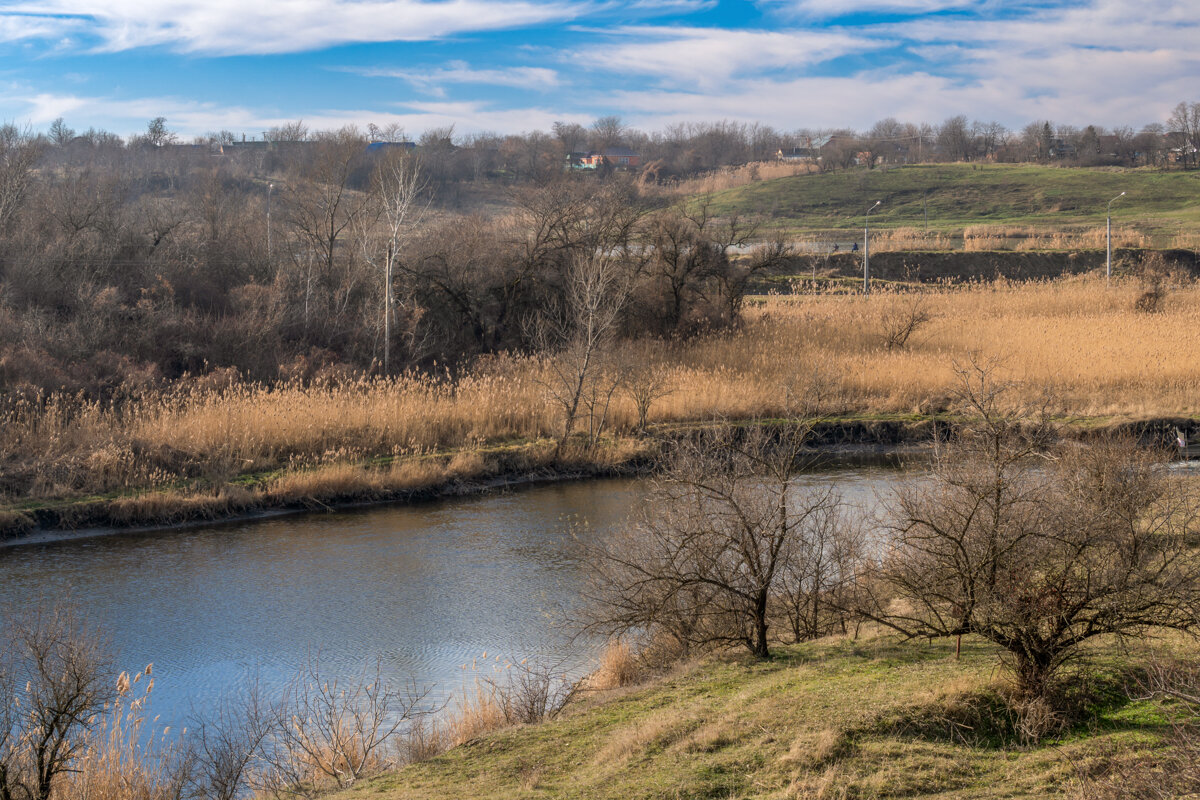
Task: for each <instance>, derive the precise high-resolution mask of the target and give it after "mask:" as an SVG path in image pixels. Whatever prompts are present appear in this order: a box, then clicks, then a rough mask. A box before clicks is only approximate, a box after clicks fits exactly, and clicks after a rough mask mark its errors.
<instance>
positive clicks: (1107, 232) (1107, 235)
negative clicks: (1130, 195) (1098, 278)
mask: <svg viewBox="0 0 1200 800" xmlns="http://www.w3.org/2000/svg"><path fill="white" fill-rule="evenodd" d="M1124 196H1125V193H1124V192H1121V193H1120V194H1119V195H1117V196H1116V197H1114V198H1113V199H1112V200H1109V201H1108V210H1107V211H1105V213H1104V220H1105V221H1104V241H1105V246H1106V248H1107V250H1108V256H1107V257H1106V258H1105V260H1104V285H1105V286H1111V285H1112V204H1113V201H1114V200H1119V199H1120V198H1122V197H1124Z"/></svg>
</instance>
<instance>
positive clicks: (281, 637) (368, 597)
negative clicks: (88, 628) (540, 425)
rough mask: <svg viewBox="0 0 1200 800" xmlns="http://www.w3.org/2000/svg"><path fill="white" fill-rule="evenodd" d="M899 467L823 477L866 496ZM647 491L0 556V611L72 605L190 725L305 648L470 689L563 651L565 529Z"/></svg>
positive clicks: (579, 649) (458, 504) (573, 566)
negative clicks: (151, 673)
mask: <svg viewBox="0 0 1200 800" xmlns="http://www.w3.org/2000/svg"><path fill="white" fill-rule="evenodd" d="M895 474H896V473H895V472H893V471H891V470H888V469H884V468H879V467H859V468H856V469H853V470H837V471H829V472H821V473H815V474H812V475H810V476H806V478H805V480H812V481H817V482H826V481H832V482H834V483H835V484H836V485H837V486H838V487H839V489H840V490H841V491H842V492H843V494H844V495H845V496H846V497H847V499H848V500H850V501H851V502H856V503H864V504H870V503H872V502H873V501H874V496H875V493H876V492H877V491H879V490H881V489H882V488H884V487H885V486H886V484H887V482H888V481H889V480H890V479H891V478H892V477H894V476H895ZM645 492H646V484H645V483H644V482H643V481H639V480H595V481H587V482H580V483H569V484H557V485H550V486H541V487H536V488H530V489H525V490H520V491H514V492H510V493H504V494H491V495H486V496H481V497H474V498H468V499H459V500H454V501H446V502H441V503H432V504H428V505H420V506H396V507H375V508H371V509H368V510H358V511H345V512H337V513H329V514H310V515H303V516H290V517H281V518H277V519H271V520H263V521H255V522H248V523H237V524H226V525H220V526H215V527H207V528H193V529H184V530H169V531H158V532H153V533H143V534H116V535H108V536H101V537H94V538H88V539H76V540H70V541H60V542H51V543H41V544H29V545H23V546H18V547H10V548H5V549H0V618H7V617H8V616H10V615H12V614H14V613H16V612H17V611H18V610H20V609H21V608H22V607H23V606H25V605H26V604H28V603H32V602H40V601H43V600H47V601H49V602H53V601H54V600H55V599H56V598H60V597H64V596H65V597H70V598H72V599H73V600H74V602H75V604H76V605H77V606H79V607H80V608H81V609H82V611H83V613H84V614H85V616H86V617H87V619H88V620H89V622H91V623H93V624H95V625H97V626H99V627H100V628H101V629H102V630H103V631H104V632H105V634H106V635H107V636H108V637H109V639H110V642H111V645H112V647H113V649H114V651H115V652H116V654H117V656H118V659H119V663H120V666H121V668H123V669H129V670H135V669H140V668H142V667H144V666H145V665H146V664H148V663H151V662H152V663H153V664H154V667H155V678H156V680H155V689H154V700H153V704H152V708H153V711H154V713H155V714H157V715H160V716H161V722H162V723H163V724H172V725H178V724H181V723H182V722H183V721H184V720H185V718H186V717H187V715H188V712H189V710H190V709H192V708H193V707H196V708H199V707H202V706H203V705H205V704H206V703H207V702H208V701H211V700H213V699H215V698H216V697H218V696H220V695H221V694H222V693H224V692H226V691H227V690H228V689H229V688H230V687H231V686H233V685H235V684H236V683H238V682H241V681H244V680H246V679H247V677H248V676H250V675H257V676H258V677H259V679H260V680H261V681H262V683H263V684H265V686H266V687H267V688H268V689H277V688H278V687H279V686H280V685H281V683H282V682H283V681H284V680H285V679H286V677H287V676H290V675H291V674H293V673H294V672H295V670H296V669H297V667H298V666H299V665H301V664H303V663H304V662H305V660H306V659H307V658H308V657H309V656H310V654H313V653H319V656H320V663H321V668H322V670H325V671H328V672H330V673H333V674H338V675H344V676H347V677H356V676H358V675H360V674H361V673H362V671H363V670H364V669H367V668H370V667H373V665H374V664H375V661H376V659H381V660H382V666H383V669H384V671H385V673H386V674H387V675H388V676H389V677H391V678H394V679H397V680H408V679H415V680H416V681H418V682H419V683H421V684H436V686H437V689H436V691H435V695H436V696H438V697H445V696H447V695H448V694H450V693H451V692H453V691H454V690H455V689H456V688H457V687H459V686H461V684H462V682H463V678H464V673H463V672H462V670H461V669H460V666H461V665H462V664H465V663H470V662H471V661H472V659H475V658H477V657H478V656H479V655H480V654H481V653H482V652H483V651H485V650H486V651H488V657H489V660H490V659H491V658H492V657H493V656H494V655H495V654H501V655H502V656H503V657H514V658H516V659H520V658H524V657H533V656H538V657H544V658H547V659H565V660H566V661H567V662H568V663H569V664H570V666H571V667H572V668H574V669H575V670H581V669H584V668H586V666H587V664H586V663H585V662H586V661H587V659H588V658H589V657H590V656H591V654H592V652H593V650H594V644H595V643H591V644H590V645H589V644H588V643H584V644H583V646H578V645H579V643H576V645H571V643H570V642H569V637H570V631H569V630H568V629H567V627H566V625H565V616H566V615H567V613H568V612H569V610H570V609H571V608H573V607H576V606H577V605H578V603H579V602H580V598H579V587H580V585H581V583H582V580H583V576H584V573H583V569H584V568H583V566H582V565H581V564H580V563H579V560H578V557H577V556H578V549H579V545H578V543H577V542H576V541H575V540H574V539H573V537H572V535H571V526H572V523H574V524H575V526H576V529H577V530H580V531H582V532H583V535H586V536H591V537H604V536H606V535H608V534H609V533H610V532H611V531H613V530H615V529H616V528H617V527H618V526H620V525H622V524H625V523H626V521H627V519H628V518H629V515H630V514H631V513H632V512H633V511H634V510H635V509H636V508H637V506H638V505H639V503H640V502H641V500H642V499H643V497H644V496H645Z"/></svg>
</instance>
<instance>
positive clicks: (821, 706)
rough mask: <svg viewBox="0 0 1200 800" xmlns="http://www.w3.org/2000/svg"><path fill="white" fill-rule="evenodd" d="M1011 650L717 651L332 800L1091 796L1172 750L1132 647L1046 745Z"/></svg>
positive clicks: (913, 646) (1106, 653)
mask: <svg viewBox="0 0 1200 800" xmlns="http://www.w3.org/2000/svg"><path fill="white" fill-rule="evenodd" d="M996 658H997V653H996V651H995V650H994V649H993V648H992V647H991V646H990V645H987V644H985V643H983V642H982V641H978V640H975V639H972V638H968V639H966V640H964V642H963V646H962V655H961V658H960V659H958V658H956V657H955V652H954V642H953V641H944V642H941V641H939V642H933V643H921V642H900V641H899V640H897V639H895V638H894V637H891V636H882V637H878V638H870V639H863V640H861V641H857V642H856V641H852V640H850V639H846V638H843V639H826V640H821V641H817V642H812V643H806V644H798V645H791V646H781V647H779V648H778V650H777V653H776V655H775V656H774V657H773V658H771V659H770V660H767V661H753V660H750V659H748V658H743V657H741V656H737V655H728V656H722V657H714V658H711V659H709V660H705V661H702V662H699V663H692V664H689V665H687V666H683V667H679V668H677V669H675V670H674V671H673V672H671V673H669V674H667V675H666V676H664V677H662V678H659V679H657V680H654V681H652V682H651V683H650V684H648V685H646V686H643V687H634V688H629V689H619V690H614V691H612V692H609V693H606V694H603V695H601V696H599V697H596V698H594V699H593V700H586V699H585V700H584V701H582V702H580V703H577V704H576V705H575V706H574V707H573V708H572V707H568V710H567V713H565V714H564V716H563V717H562V718H560V719H558V720H556V721H553V722H548V723H542V724H539V725H533V726H523V727H517V728H512V729H508V730H504V731H500V732H498V733H494V734H491V735H487V736H483V737H480V738H478V739H475V740H472V741H470V742H468V743H466V744H465V745H462V746H459V747H455V748H452V749H451V750H449V751H447V752H446V753H444V754H442V755H440V756H438V757H436V758H433V759H431V760H429V761H425V762H423V763H418V764H414V765H410V766H408V767H405V768H403V769H401V770H399V771H397V772H394V773H391V774H387V775H384V776H382V777H379V778H377V779H374V780H371V781H368V782H364V783H363V784H361V785H359V786H357V787H355V788H353V789H351V790H347V791H343V792H341V793H335V794H333V795H332V797H331V798H330V800H357V798H368V797H370V798H377V799H378V800H400V798H404V800H421V799H422V798H430V799H431V800H434V799H436V800H441V798H446V797H479V798H485V797H486V798H580V799H581V800H582V799H583V798H587V800H601V799H602V798H613V799H614V800H633V799H634V798H647V799H648V798H663V797H739V798H751V797H753V798H781V799H782V798H797V799H799V798H804V800H809V799H810V798H888V797H906V798H935V797H936V798H939V800H954V799H959V798H961V799H962V800H965V799H966V798H972V800H975V799H977V798H1000V797H1004V798H1028V799H1029V800H1033V799H1034V798H1039V799H1040V798H1047V797H1079V798H1083V797H1086V796H1087V794H1086V792H1080V788H1079V783H1080V780H1081V778H1084V777H1087V776H1094V775H1097V774H1100V773H1103V772H1104V770H1105V769H1106V768H1107V767H1108V766H1109V765H1111V764H1113V763H1122V764H1126V765H1128V764H1133V763H1136V762H1138V761H1142V760H1150V759H1154V758H1161V757H1162V755H1163V753H1164V742H1165V740H1166V738H1167V736H1168V735H1169V733H1170V725H1169V724H1168V721H1167V719H1166V717H1165V716H1164V715H1163V713H1162V711H1161V710H1160V708H1159V706H1157V705H1156V704H1155V703H1154V702H1152V701H1147V700H1130V699H1129V698H1128V697H1127V696H1126V695H1125V694H1124V692H1123V691H1121V687H1122V681H1123V680H1124V679H1125V678H1126V676H1127V675H1128V674H1129V673H1128V669H1130V662H1128V661H1126V660H1123V659H1121V658H1119V657H1118V656H1117V654H1116V649H1115V648H1112V649H1109V648H1096V649H1094V650H1093V651H1092V653H1091V659H1092V667H1093V669H1094V672H1093V675H1094V677H1093V680H1092V681H1091V683H1090V686H1091V691H1092V695H1091V698H1090V702H1089V704H1088V710H1087V711H1086V712H1083V713H1082V714H1081V716H1080V717H1079V719H1078V720H1077V722H1076V723H1075V724H1073V725H1072V726H1071V727H1069V728H1068V729H1067V730H1066V731H1065V732H1064V733H1063V734H1061V735H1059V736H1056V737H1053V738H1050V739H1046V740H1043V741H1041V742H1038V743H1036V744H1035V743H1032V742H1029V741H1023V740H1022V738H1021V736H1020V734H1019V733H1018V732H1017V730H1016V729H1015V727H1014V724H1015V720H1014V718H1013V717H1012V716H1011V713H1010V712H1009V711H1008V709H1007V707H1006V705H1005V702H1004V700H1003V696H1004V692H1005V689H1004V686H1003V685H1002V684H1000V683H998V682H997V680H998V679H997V677H996V669H995V667H996V663H997V662H996ZM1081 699H1082V698H1081ZM1073 792H1074V793H1075V794H1072V793H1073Z"/></svg>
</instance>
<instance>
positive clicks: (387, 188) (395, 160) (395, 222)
mask: <svg viewBox="0 0 1200 800" xmlns="http://www.w3.org/2000/svg"><path fill="white" fill-rule="evenodd" d="M373 188H374V196H375V199H376V202H378V204H379V212H380V213H379V214H378V217H377V218H378V220H379V221H380V222H381V223H382V226H381V228H382V230H381V231H379V232H378V233H376V232H375V231H374V230H373V229H374V228H375V226H374V225H371V224H369V222H370V221H371V220H368V218H369V217H370V216H371V215H363V217H361V218H360V219H363V220H368V224H367V225H366V226H365V227H366V230H365V231H364V234H363V235H362V236H361V237H360V239H361V241H362V244H363V255H364V257H365V258H366V260H367V262H368V263H370V264H372V265H373V266H375V267H376V268H377V269H379V270H380V271H381V272H382V273H383V275H382V277H383V372H384V374H385V375H387V374H390V371H391V344H392V329H393V321H394V317H395V313H396V304H395V299H394V296H393V294H392V283H393V280H394V278H395V274H396V260H397V258H399V257H400V250H401V247H402V245H403V244H404V242H405V241H406V239H407V237H408V234H409V232H410V231H411V230H412V228H413V226H415V225H418V224H420V220H421V216H422V212H423V211H424V208H423V207H422V206H420V205H419V203H418V199H419V197H420V195H421V192H422V191H423V190H424V188H425V179H424V178H423V177H422V175H421V165H420V163H419V162H418V161H417V159H416V158H415V157H414V156H411V155H409V154H407V153H404V152H400V153H388V154H387V155H385V156H384V159H383V161H382V163H380V164H379V165H378V167H377V168H376V171H375V185H374V187H373ZM380 251H382V252H380ZM381 262H382V263H381Z"/></svg>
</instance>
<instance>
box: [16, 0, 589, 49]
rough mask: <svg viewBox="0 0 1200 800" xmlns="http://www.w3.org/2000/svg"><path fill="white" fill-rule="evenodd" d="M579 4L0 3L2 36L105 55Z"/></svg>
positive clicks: (376, 35)
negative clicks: (88, 43) (61, 39)
mask: <svg viewBox="0 0 1200 800" xmlns="http://www.w3.org/2000/svg"><path fill="white" fill-rule="evenodd" d="M585 8H586V6H585V5H584V4H583V3H582V2H575V0H549V1H548V2H533V1H532V0H296V1H295V2H283V1H282V0H273V1H272V0H265V1H264V2H259V3H246V2H243V1H242V0H156V2H153V3H147V2H145V0H19V1H18V2H12V1H11V0H9V1H8V2H5V0H0V39H3V40H8V41H13V40H17V39H29V38H52V37H58V36H63V35H65V34H67V33H71V34H77V35H87V36H90V37H93V38H94V40H95V41H96V49H97V50H99V51H101V52H104V51H108V52H115V51H121V50H130V49H133V48H139V47H167V48H171V49H175V50H179V51H182V52H192V53H211V54H234V53H237V54H248V53H254V54H267V53H290V52H300V51H307V50H316V49H321V48H326V47H332V46H335V45H342V44H348V43H362V42H392V41H419V40H428V39H436V38H440V37H446V36H451V35H454V34H460V33H464V32H472V31H487V30H500V29H509V28H517V27H521V26H525V25H533V24H541V23H547V22H555V21H564V20H570V19H574V18H575V17H577V16H579V15H580V14H581V13H583V12H584V10H585Z"/></svg>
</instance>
